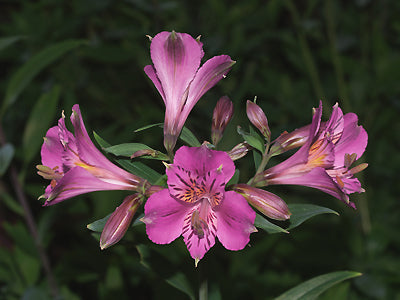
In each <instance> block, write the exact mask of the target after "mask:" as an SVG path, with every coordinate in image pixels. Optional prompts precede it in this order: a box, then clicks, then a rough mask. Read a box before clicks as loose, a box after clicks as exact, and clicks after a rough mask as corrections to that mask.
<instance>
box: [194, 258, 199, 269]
mask: <svg viewBox="0 0 400 300" xmlns="http://www.w3.org/2000/svg"><path fill="white" fill-rule="evenodd" d="M199 261H200V259H199V258H197V257H196V258H195V259H194V266H195V267H196V268H197V264H198V263H199Z"/></svg>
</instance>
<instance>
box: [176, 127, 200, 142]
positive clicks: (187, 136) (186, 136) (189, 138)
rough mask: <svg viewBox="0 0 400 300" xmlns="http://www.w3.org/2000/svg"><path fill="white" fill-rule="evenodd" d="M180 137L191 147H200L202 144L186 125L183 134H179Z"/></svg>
mask: <svg viewBox="0 0 400 300" xmlns="http://www.w3.org/2000/svg"><path fill="white" fill-rule="evenodd" d="M179 138H180V139H181V140H182V141H184V142H185V143H187V144H188V145H189V146H191V147H200V146H201V144H200V142H199V140H198V139H197V138H196V137H195V135H194V134H193V133H192V132H191V131H190V130H189V129H187V128H186V127H183V128H182V132H181V135H180V136H179Z"/></svg>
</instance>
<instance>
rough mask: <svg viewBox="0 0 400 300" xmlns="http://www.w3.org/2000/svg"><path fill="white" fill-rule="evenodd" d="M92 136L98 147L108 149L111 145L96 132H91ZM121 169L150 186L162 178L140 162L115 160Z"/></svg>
mask: <svg viewBox="0 0 400 300" xmlns="http://www.w3.org/2000/svg"><path fill="white" fill-rule="evenodd" d="M93 136H94V138H95V140H96V141H97V143H98V144H99V145H100V147H102V148H103V149H104V148H108V147H110V146H111V145H110V144H109V143H108V142H107V141H105V140H104V139H103V138H101V137H100V136H99V135H98V134H97V133H96V132H93ZM115 161H116V162H117V163H118V164H119V165H120V166H121V167H123V168H125V169H126V170H128V171H129V172H132V173H133V174H135V175H137V176H139V177H142V178H144V179H147V180H148V181H149V182H150V183H151V184H154V183H155V182H157V181H158V179H159V178H160V177H161V176H162V175H161V174H160V173H158V172H156V171H154V170H153V169H152V168H150V167H148V166H146V165H145V164H142V163H141V162H131V161H130V160H127V159H122V158H119V159H116V160H115Z"/></svg>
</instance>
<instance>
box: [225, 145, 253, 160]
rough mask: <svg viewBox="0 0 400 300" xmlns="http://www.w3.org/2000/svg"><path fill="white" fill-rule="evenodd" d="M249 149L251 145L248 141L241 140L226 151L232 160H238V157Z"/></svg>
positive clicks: (242, 155)
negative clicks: (241, 141)
mask: <svg viewBox="0 0 400 300" xmlns="http://www.w3.org/2000/svg"><path fill="white" fill-rule="evenodd" d="M251 149H252V147H251V146H250V145H249V144H248V143H246V142H243V143H240V144H237V145H236V146H235V147H233V148H232V150H231V151H228V152H227V153H228V155H229V157H230V158H231V159H232V160H238V159H239V158H242V157H244V156H245V155H246V154H247V152H249V150H251Z"/></svg>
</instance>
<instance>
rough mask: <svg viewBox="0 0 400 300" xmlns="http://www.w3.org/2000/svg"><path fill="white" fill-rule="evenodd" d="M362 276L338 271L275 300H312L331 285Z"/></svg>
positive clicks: (316, 278)
mask: <svg viewBox="0 0 400 300" xmlns="http://www.w3.org/2000/svg"><path fill="white" fill-rule="evenodd" d="M360 275H362V274H361V273H358V272H351V271H338V272H333V273H329V274H325V275H320V276H317V277H314V278H313V279H310V280H308V281H306V282H303V283H301V284H300V285H298V286H296V287H294V288H292V289H290V290H289V291H287V292H285V293H283V294H282V295H280V296H279V297H278V298H275V300H313V299H316V298H317V297H318V296H319V295H320V294H322V293H323V292H324V291H326V290H327V289H329V288H330V287H332V286H333V285H335V284H337V283H339V282H342V281H343V280H346V279H350V278H353V277H357V276H360Z"/></svg>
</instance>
